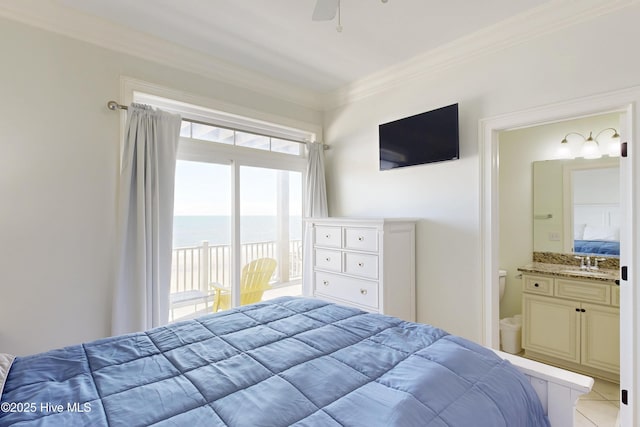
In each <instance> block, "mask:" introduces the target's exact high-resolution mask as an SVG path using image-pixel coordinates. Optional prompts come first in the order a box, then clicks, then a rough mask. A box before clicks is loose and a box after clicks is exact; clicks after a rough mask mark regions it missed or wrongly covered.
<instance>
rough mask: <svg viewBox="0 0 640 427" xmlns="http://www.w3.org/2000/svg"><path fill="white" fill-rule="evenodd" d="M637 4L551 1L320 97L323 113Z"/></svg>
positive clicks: (633, 0)
mask: <svg viewBox="0 0 640 427" xmlns="http://www.w3.org/2000/svg"><path fill="white" fill-rule="evenodd" d="M638 3H640V0H580V1H566V0H552V1H550V2H547V3H545V4H543V5H541V6H539V7H537V8H533V9H531V10H529V11H527V12H525V13H522V14H519V15H516V16H513V17H511V18H509V19H506V20H504V21H501V22H499V23H497V24H495V25H493V26H490V27H487V28H484V29H482V30H480V31H477V32H475V33H472V34H470V35H468V36H465V37H461V38H459V39H457V40H455V41H453V42H451V43H447V44H444V45H442V46H440V47H438V48H436V49H432V50H430V51H428V52H425V53H422V54H420V55H418V56H415V57H413V58H411V59H409V60H407V61H405V62H402V63H399V64H396V65H394V66H392V67H389V68H386V69H384V70H381V71H379V72H376V73H374V74H371V75H369V76H367V77H365V78H363V79H360V80H357V81H354V82H353V83H351V84H349V85H346V86H344V87H342V88H340V89H338V90H336V91H333V92H331V93H328V94H325V95H324V96H323V101H322V105H323V106H324V109H325V111H326V110H330V109H333V108H338V107H340V106H343V105H346V104H350V103H352V102H356V101H359V100H362V99H364V98H367V97H369V96H372V95H375V94H378V93H381V92H385V91H388V90H390V89H393V88H394V87H397V86H398V85H401V84H404V83H406V82H407V81H408V80H412V79H415V78H419V77H422V78H424V77H426V76H429V75H432V74H436V73H438V72H441V71H443V70H445V69H448V68H450V67H453V66H456V65H461V64H464V63H466V62H470V61H472V60H473V59H475V58H478V57H481V56H485V55H489V54H492V53H495V52H498V51H501V50H503V49H506V48H508V47H511V46H514V45H517V44H520V43H523V42H526V41H528V40H531V39H534V38H537V37H541V36H544V35H546V34H550V33H553V32H556V31H559V30H561V29H564V28H567V27H571V26H574V25H577V24H581V23H583V22H586V21H589V20H592V19H594V18H597V17H599V16H602V15H606V14H608V13H611V12H615V11H617V10H620V9H623V8H626V7H629V6H632V5H635V4H638Z"/></svg>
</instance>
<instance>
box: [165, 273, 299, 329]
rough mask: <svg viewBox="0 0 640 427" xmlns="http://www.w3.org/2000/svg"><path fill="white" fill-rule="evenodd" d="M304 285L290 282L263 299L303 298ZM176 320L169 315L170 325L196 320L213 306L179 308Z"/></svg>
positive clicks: (210, 311) (200, 305)
mask: <svg viewBox="0 0 640 427" xmlns="http://www.w3.org/2000/svg"><path fill="white" fill-rule="evenodd" d="M301 295H302V284H301V283H300V281H299V280H298V281H295V282H289V283H286V284H281V285H278V287H276V288H274V289H271V290H269V291H266V292H265V293H264V295H263V297H262V300H263V301H267V300H270V299H274V298H278V297H283V296H301ZM173 312H174V318H173V319H172V318H171V313H169V323H172V322H178V321H181V320H188V319H195V318H196V317H200V316H204V315H205V314H211V313H212V306H211V304H209V307H208V309H206V308H205V305H204V303H202V302H201V303H198V304H194V305H188V306H185V307H179V308H176V309H174V311H173Z"/></svg>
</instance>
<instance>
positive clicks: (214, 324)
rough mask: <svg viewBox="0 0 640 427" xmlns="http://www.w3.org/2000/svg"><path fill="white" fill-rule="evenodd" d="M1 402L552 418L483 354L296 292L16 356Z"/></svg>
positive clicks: (107, 417)
mask: <svg viewBox="0 0 640 427" xmlns="http://www.w3.org/2000/svg"><path fill="white" fill-rule="evenodd" d="M1 402H2V403H1V404H0V408H1V409H2V410H0V426H8V425H17V426H23V425H37V426H56V427H57V426H64V425H69V426H75V425H83V426H84V425H86V426H107V425H109V426H127V427H132V426H147V425H156V426H187V427H194V426H251V427H257V426H270V427H275V426H289V425H295V426H367V427H371V426H385V427H387V426H403V427H404V426H433V427H436V426H438V427H440V426H464V427H466V426H476V427H477V426H490V427H500V426H509V427H512V426H519V427H525V426H548V420H547V418H546V416H545V415H544V414H543V410H542V407H541V404H540V401H539V400H538V398H537V396H536V394H535V392H534V391H533V389H532V387H531V386H530V384H529V383H528V381H527V379H526V378H525V377H524V376H523V375H522V374H521V373H519V372H518V371H517V370H516V369H515V368H514V367H513V366H512V365H511V364H509V362H507V361H504V360H502V359H500V358H499V357H497V356H496V355H495V354H494V353H493V352H491V351H490V350H488V349H485V348H484V347H481V346H479V345H477V344H474V343H472V342H470V341H467V340H465V339H462V338H459V337H455V336H452V335H449V334H447V333H446V332H444V331H442V330H440V329H437V328H434V327H431V326H428V325H423V324H416V323H409V322H404V321H401V320H399V319H396V318H393V317H387V316H383V315H379V314H371V313H365V312H362V311H360V310H357V309H353V308H347V307H342V306H339V305H334V304H328V303H326V302H322V301H319V300H311V299H301V298H280V299H277V300H273V301H269V302H264V303H260V304H256V305H251V306H244V307H240V308H238V309H233V310H229V311H226V312H222V313H218V314H213V315H208V316H204V317H201V318H199V319H196V320H191V321H187V322H181V323H176V324H172V325H170V326H166V327H160V328H156V329H152V330H150V331H147V332H145V333H138V334H130V335H124V336H117V337H112V338H107V339H103V340H99V341H94V342H91V343H87V344H82V345H77V346H72V347H67V348H63V349H59V350H53V351H49V352H46V353H42V354H37V355H34V356H29V357H20V358H17V359H16V361H15V362H14V364H13V366H12V368H11V370H10V372H9V375H8V378H7V383H6V385H5V391H4V394H3V395H2V400H1Z"/></svg>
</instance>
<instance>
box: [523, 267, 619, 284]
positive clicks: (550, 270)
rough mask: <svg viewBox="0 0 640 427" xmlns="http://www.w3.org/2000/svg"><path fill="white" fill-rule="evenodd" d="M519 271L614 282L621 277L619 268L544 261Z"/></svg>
mask: <svg viewBox="0 0 640 427" xmlns="http://www.w3.org/2000/svg"><path fill="white" fill-rule="evenodd" d="M518 271H521V272H523V273H534V274H549V275H552V276H556V277H567V278H571V279H588V280H598V281H601V282H613V283H615V281H616V280H618V279H620V272H619V271H618V270H610V269H605V268H601V269H599V270H588V271H587V270H581V269H580V267H579V266H574V265H565V264H548V263H544V262H532V263H531V264H527V265H524V266H522V267H518Z"/></svg>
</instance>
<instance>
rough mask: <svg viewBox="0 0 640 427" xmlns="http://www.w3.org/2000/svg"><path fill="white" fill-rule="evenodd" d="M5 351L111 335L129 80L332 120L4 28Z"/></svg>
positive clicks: (305, 118) (1, 23)
mask: <svg viewBox="0 0 640 427" xmlns="http://www.w3.org/2000/svg"><path fill="white" fill-rule="evenodd" d="M0 52H2V66H0V81H1V82H2V83H1V84H0V144H1V146H2V151H1V154H0V242H1V243H2V244H1V246H0V290H1V296H0V352H9V353H14V354H19V355H20V354H27V353H33V352H37V351H43V350H46V349H50V348H53V347H59V346H63V345H68V344H75V343H78V342H81V341H86V340H90V339H94V338H99V337H104V336H107V335H109V333H110V324H111V298H112V286H113V280H114V254H115V245H116V243H115V212H116V205H115V204H116V185H117V177H118V167H119V166H118V164H119V163H118V155H119V151H118V150H119V131H120V115H119V114H117V113H113V112H111V111H109V110H107V108H106V107H105V105H106V102H107V101H108V100H111V99H115V100H118V98H119V96H120V78H121V76H123V75H124V76H130V77H133V78H136V79H140V80H144V81H148V82H152V83H155V84H158V85H162V86H166V87H170V88H174V89H177V90H181V91H184V92H187V93H192V94H196V95H199V96H202V97H209V98H212V99H216V100H219V101H221V102H225V103H229V104H235V105H240V106H242V107H244V108H247V109H251V110H255V111H262V112H268V113H270V114H274V115H279V116H283V117H285V118H287V119H291V120H296V121H300V122H305V123H311V124H314V125H316V126H317V125H320V124H321V121H322V114H321V113H319V112H317V111H313V110H310V109H308V108H304V107H300V106H298V105H294V104H290V103H287V102H283V101H279V100H277V99H274V98H271V97H268V96H264V95H261V94H257V93H254V92H251V91H248V90H245V89H242V88H238V87H234V86H229V85H224V84H221V83H218V82H216V81H213V80H208V79H205V78H202V77H199V76H196V75H192V74H189V73H186V72H182V71H178V70H176V69H172V68H169V67H165V66H161V65H158V64H155V63H151V62H147V61H144V60H139V59H135V58H132V57H130V56H126V55H122V54H118V53H115V52H112V51H109V50H106V49H102V48H99V47H95V46H93V45H89V44H86V43H83V42H80V41H76V40H71V39H68V38H66V37H63V36H59V35H55V34H51V33H47V32H44V31H41V30H36V29H34V28H31V27H28V26H25V25H22V24H18V23H15V22H13V21H8V20H4V19H0Z"/></svg>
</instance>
